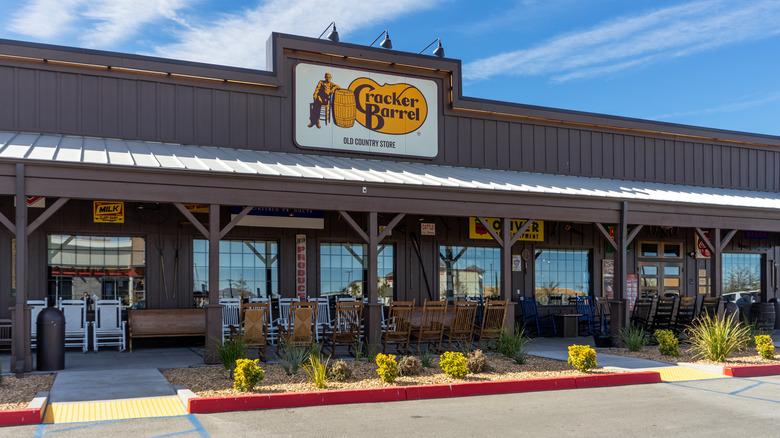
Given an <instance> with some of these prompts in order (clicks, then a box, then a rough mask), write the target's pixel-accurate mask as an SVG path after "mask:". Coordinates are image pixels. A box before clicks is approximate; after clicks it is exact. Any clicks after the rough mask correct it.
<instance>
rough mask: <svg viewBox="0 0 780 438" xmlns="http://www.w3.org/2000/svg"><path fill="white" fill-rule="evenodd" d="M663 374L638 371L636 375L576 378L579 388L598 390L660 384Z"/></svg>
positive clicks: (603, 375)
mask: <svg viewBox="0 0 780 438" xmlns="http://www.w3.org/2000/svg"><path fill="white" fill-rule="evenodd" d="M660 382H661V374H660V373H658V372H656V371H637V372H635V373H618V374H594V375H592V376H576V377H574V383H575V384H576V385H577V388H597V387H601V386H619V385H636V384H640V383H660Z"/></svg>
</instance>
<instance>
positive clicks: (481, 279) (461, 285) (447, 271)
mask: <svg viewBox="0 0 780 438" xmlns="http://www.w3.org/2000/svg"><path fill="white" fill-rule="evenodd" d="M500 277H501V250H500V249H498V248H489V247H479V246H441V247H439V299H440V300H444V299H447V298H452V299H455V300H457V299H459V298H480V299H498V298H500V297H501V290H500V284H501V278H500Z"/></svg>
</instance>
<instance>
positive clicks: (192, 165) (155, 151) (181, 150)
mask: <svg viewBox="0 0 780 438" xmlns="http://www.w3.org/2000/svg"><path fill="white" fill-rule="evenodd" d="M2 159H7V160H14V161H18V160H23V161H27V160H29V161H46V162H54V163H57V162H62V163H81V164H101V165H109V166H122V167H136V168H152V169H165V170H186V171H193V172H205V173H209V172H214V173H235V174H244V175H247V176H250V175H258V176H274V177H282V178H291V179H302V180H310V179H315V180H317V179H320V180H329V181H353V182H357V183H370V184H395V185H401V186H420V187H431V188H433V187H442V188H452V189H469V190H502V191H506V192H517V193H529V194H538V195H566V196H587V197H591V198H602V199H620V200H641V201H653V202H664V203H683V204H694V205H719V206H733V207H754V208H762V209H780V194H778V193H774V192H760V191H749V190H736V189H724V188H713V187H698V186H686V185H675V184H661V183H652V182H641V181H628V180H619V179H608V178H591V177H579V176H570V175H553V174H542V173H532V172H519V171H507V170H494V169H480V168H473V167H453V166H443V165H437V164H429V163H412V162H400V161H382V160H377V159H365V158H346V157H335V156H322V155H311V154H306V155H304V154H291V153H283V152H265V151H252V150H245V149H230V148H224V147H212V146H198V145H182V144H173V143H157V142H147V141H136V140H120V139H110V138H94V137H78V136H68V135H53V134H36V133H22V132H8V131H0V160H2Z"/></svg>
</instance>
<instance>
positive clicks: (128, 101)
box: [119, 80, 139, 138]
mask: <svg viewBox="0 0 780 438" xmlns="http://www.w3.org/2000/svg"><path fill="white" fill-rule="evenodd" d="M120 88H121V91H120V92H121V101H122V107H121V108H120V121H121V126H120V132H119V136H120V137H123V138H136V137H138V120H139V119H138V84H137V82H136V81H128V80H123V81H121V83H120Z"/></svg>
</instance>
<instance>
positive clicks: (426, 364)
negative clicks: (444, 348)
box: [420, 351, 433, 368]
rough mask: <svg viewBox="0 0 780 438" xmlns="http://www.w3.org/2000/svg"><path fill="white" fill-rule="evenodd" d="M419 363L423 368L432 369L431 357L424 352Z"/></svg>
mask: <svg viewBox="0 0 780 438" xmlns="http://www.w3.org/2000/svg"><path fill="white" fill-rule="evenodd" d="M420 363H421V364H422V366H423V368H433V355H432V354H431V353H429V352H428V351H426V352H425V353H423V354H421V355H420Z"/></svg>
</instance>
